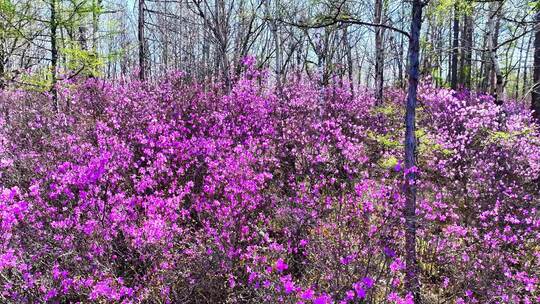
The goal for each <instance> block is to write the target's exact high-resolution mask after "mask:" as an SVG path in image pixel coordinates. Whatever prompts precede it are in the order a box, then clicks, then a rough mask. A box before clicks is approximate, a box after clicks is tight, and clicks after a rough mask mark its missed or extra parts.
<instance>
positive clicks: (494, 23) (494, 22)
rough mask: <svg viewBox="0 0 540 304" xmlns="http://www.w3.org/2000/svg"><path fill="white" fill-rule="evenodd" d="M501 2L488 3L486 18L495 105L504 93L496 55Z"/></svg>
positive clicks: (499, 101) (500, 103) (499, 102)
mask: <svg viewBox="0 0 540 304" xmlns="http://www.w3.org/2000/svg"><path fill="white" fill-rule="evenodd" d="M501 5H502V3H500V2H498V1H494V2H492V3H491V4H490V13H489V14H490V15H489V20H488V51H489V57H490V59H491V64H492V66H493V73H494V77H495V79H494V83H493V84H492V92H493V97H494V98H495V103H496V104H497V105H502V98H503V94H504V78H503V75H502V72H501V66H500V64H499V57H498V55H497V41H498V36H499V35H498V34H499V33H498V32H499V26H498V25H499V10H500V8H501Z"/></svg>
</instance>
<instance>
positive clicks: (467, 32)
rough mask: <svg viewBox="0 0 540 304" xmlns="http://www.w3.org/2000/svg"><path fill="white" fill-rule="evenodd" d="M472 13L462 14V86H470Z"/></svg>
mask: <svg viewBox="0 0 540 304" xmlns="http://www.w3.org/2000/svg"><path fill="white" fill-rule="evenodd" d="M472 14H473V13H466V14H465V15H464V16H463V31H462V33H463V34H462V48H461V50H462V55H461V67H460V69H459V70H460V73H461V76H460V78H461V80H460V82H461V84H462V85H463V87H465V88H468V89H470V88H471V71H472V67H471V65H472V46H473V32H474V28H473V27H474V23H473V17H472Z"/></svg>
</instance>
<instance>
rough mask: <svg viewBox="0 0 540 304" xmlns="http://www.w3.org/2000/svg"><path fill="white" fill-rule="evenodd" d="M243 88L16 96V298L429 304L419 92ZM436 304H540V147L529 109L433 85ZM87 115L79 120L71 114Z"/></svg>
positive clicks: (4, 100) (9, 98) (247, 79)
mask: <svg viewBox="0 0 540 304" xmlns="http://www.w3.org/2000/svg"><path fill="white" fill-rule="evenodd" d="M244 64H246V67H245V69H246V72H245V74H244V75H243V76H242V77H241V78H239V79H237V80H236V84H235V85H234V87H233V88H232V90H231V91H230V92H223V91H222V90H221V89H220V87H219V86H218V85H215V86H214V85H212V84H194V83H189V82H188V81H187V80H186V79H185V78H183V77H182V74H171V75H170V76H168V77H167V78H165V79H163V80H162V81H160V82H159V83H158V84H151V83H141V82H138V81H125V82H121V83H111V82H108V81H104V80H100V79H88V80H85V81H80V82H74V83H71V84H69V85H65V86H64V87H62V88H61V90H59V92H60V104H61V105H63V106H62V111H60V113H56V112H54V111H53V110H52V102H51V100H50V99H49V98H48V97H47V96H44V95H40V94H38V93H33V92H25V91H5V92H2V93H0V94H1V96H0V110H1V111H0V302H6V303H35V302H51V303H55V302H107V303H109V302H115V303H138V302H164V303H224V302H227V303H319V304H322V303H359V302H368V303H411V301H412V298H411V296H410V295H408V294H407V293H406V291H405V290H404V284H403V280H404V267H405V263H404V251H403V244H404V228H403V227H404V225H403V224H404V219H403V217H402V208H403V205H404V197H403V195H402V181H403V174H404V172H403V168H402V165H401V162H400V159H402V158H403V157H402V146H401V138H402V137H403V126H402V113H403V106H402V103H403V102H402V101H403V92H401V91H399V90H389V92H388V94H387V96H386V101H385V102H384V103H383V104H382V105H379V106H375V102H374V98H373V96H372V95H371V93H369V92H368V91H364V90H359V91H358V92H355V94H351V92H350V90H349V86H348V85H346V84H342V82H341V81H339V79H335V82H333V83H332V84H330V85H329V86H327V87H321V86H319V85H318V84H316V83H315V82H312V81H310V80H308V79H302V78H301V77H300V78H295V79H294V80H290V81H289V82H288V83H286V84H285V85H284V86H283V89H282V90H280V91H278V90H276V89H275V88H274V87H273V86H272V85H271V84H269V82H268V81H267V79H266V78H265V77H266V76H265V73H262V72H259V71H256V70H254V69H253V67H252V65H253V60H246V61H245V62H244ZM420 104H421V107H420V109H419V123H418V125H419V128H418V132H417V136H418V138H419V155H418V158H419V167H418V168H417V170H418V171H419V176H420V181H419V184H418V188H419V197H418V204H419V230H418V234H419V235H418V244H419V248H418V251H419V252H418V254H419V261H420V266H421V283H422V293H423V297H424V298H425V299H426V301H431V302H436V301H443V300H444V301H451V302H456V303H511V302H512V303H518V302H519V303H521V302H523V303H535V302H538V301H539V300H540V299H539V298H538V297H539V296H540V295H539V275H540V273H539V270H538V269H540V253H539V251H538V246H537V243H538V241H540V236H539V235H538V233H539V227H540V220H539V216H538V210H537V208H538V202H539V201H540V199H539V197H538V195H539V194H538V193H539V190H540V189H539V183H538V180H539V176H540V140H539V134H538V131H537V129H536V126H535V125H534V124H533V123H532V121H531V120H530V118H529V117H530V115H529V113H528V112H527V110H526V109H525V108H523V107H521V106H520V105H519V104H518V103H517V102H514V101H508V102H506V103H505V105H504V106H503V107H497V106H495V105H494V103H493V100H491V99H490V98H489V97H486V96H482V95H478V94H474V93H470V92H454V91H451V90H446V89H436V88H433V87H431V86H430V85H429V84H425V85H424V86H423V87H422V88H421V94H420ZM68 105H69V107H68Z"/></svg>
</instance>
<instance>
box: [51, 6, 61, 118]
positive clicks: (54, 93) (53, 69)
mask: <svg viewBox="0 0 540 304" xmlns="http://www.w3.org/2000/svg"><path fill="white" fill-rule="evenodd" d="M50 6H51V19H50V27H51V91H50V92H51V95H52V98H53V106H54V110H55V111H57V112H58V111H60V105H59V104H58V89H57V88H56V83H57V75H56V73H57V65H58V46H57V41H56V31H57V28H58V22H57V21H58V20H56V0H51V2H50Z"/></svg>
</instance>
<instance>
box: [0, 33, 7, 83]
mask: <svg viewBox="0 0 540 304" xmlns="http://www.w3.org/2000/svg"><path fill="white" fill-rule="evenodd" d="M0 43H2V42H0ZM2 45H3V44H2ZM4 61H5V58H4V50H3V49H0V90H2V89H4V88H5V87H6V82H5V81H6V80H5V78H6V75H5V73H6V68H5V62H4Z"/></svg>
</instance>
